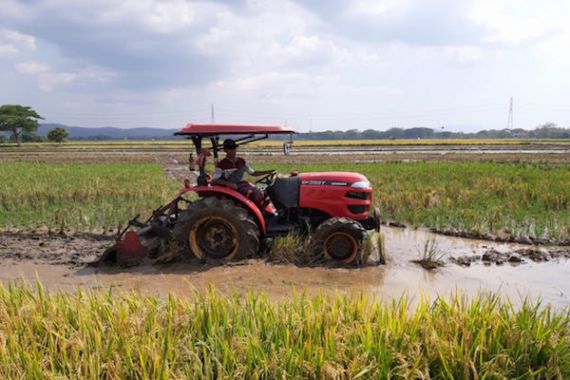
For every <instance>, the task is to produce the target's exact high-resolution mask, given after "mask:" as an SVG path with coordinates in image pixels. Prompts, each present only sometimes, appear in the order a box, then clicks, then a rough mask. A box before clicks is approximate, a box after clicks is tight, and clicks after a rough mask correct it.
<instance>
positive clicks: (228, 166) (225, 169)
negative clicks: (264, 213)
mask: <svg viewBox="0 0 570 380" xmlns="http://www.w3.org/2000/svg"><path fill="white" fill-rule="evenodd" d="M223 147H224V151H225V152H226V157H225V158H224V159H223V160H221V161H220V162H218V164H217V165H216V171H215V172H214V176H213V179H212V185H221V186H226V187H229V188H230V189H233V190H236V191H237V192H239V193H240V194H242V195H243V196H245V197H246V198H248V199H250V200H251V201H253V202H254V203H255V204H256V205H257V206H258V207H260V208H261V207H262V206H263V202H264V198H265V196H264V194H263V191H262V190H261V189H259V188H257V187H255V186H254V185H253V184H251V183H249V182H247V181H244V180H243V175H244V173H245V172H246V171H247V173H248V174H249V175H251V176H255V177H258V176H262V175H267V174H271V173H273V170H254V169H252V168H251V167H250V166H249V165H248V164H247V163H246V162H245V160H244V159H243V158H241V157H237V147H238V145H237V144H236V142H235V141H234V140H232V139H226V140H224V144H223Z"/></svg>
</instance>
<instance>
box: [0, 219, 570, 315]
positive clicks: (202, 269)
mask: <svg viewBox="0 0 570 380" xmlns="http://www.w3.org/2000/svg"><path fill="white" fill-rule="evenodd" d="M383 233H384V234H385V247H386V253H387V256H388V262H387V264H386V265H382V266H369V267H364V268H357V269H346V268H299V267H296V266H294V265H273V264H269V263H267V262H266V261H265V260H262V259H255V260H248V261H244V262H240V263H236V264H234V265H228V266H208V265H202V264H200V263H198V262H197V261H195V260H188V261H184V262H177V263H172V264H164V265H154V266H151V265H148V266H141V267H135V268H127V269H121V268H90V267H87V266H86V265H85V263H87V262H89V261H92V260H93V259H94V258H95V257H96V256H97V255H98V254H100V253H101V252H102V251H103V250H104V248H105V247H107V246H108V244H109V240H108V239H109V238H108V237H105V238H104V239H105V240H101V239H97V238H95V237H94V236H88V235H76V236H73V237H59V236H57V235H53V236H48V235H41V234H35V235H34V234H27V235H26V234H7V233H2V234H0V260H1V262H2V265H1V266H0V282H2V283H7V282H8V281H11V280H21V279H24V280H28V281H32V282H33V281H35V279H36V278H38V279H40V280H41V281H42V282H43V283H44V285H45V286H46V287H47V288H48V289H52V290H66V291H72V290H73V289H75V288H77V287H80V288H85V289H97V288H104V289H108V288H111V287H112V288H118V289H124V290H140V291H143V292H146V293H152V294H157V295H166V294H168V293H175V294H178V295H188V294H189V293H190V292H189V290H190V289H191V288H195V289H198V290H205V289H207V288H208V287H209V286H213V287H215V288H217V289H218V290H220V291H222V292H224V293H226V294H231V293H238V294H245V293H247V292H249V291H253V292H265V293H266V294H267V295H268V297H269V298H270V299H273V300H280V299H284V298H288V297H290V296H291V294H292V292H294V291H296V292H306V293H307V294H309V295H313V294H317V293H329V294H335V293H339V294H351V293H368V294H371V295H374V296H375V297H377V298H378V299H380V300H382V299H391V298H394V297H396V298H398V297H400V296H401V295H402V294H407V295H408V296H411V298H412V299H416V300H417V299H419V298H420V297H421V295H428V296H431V297H435V296H436V295H442V296H448V295H450V294H452V293H454V292H456V291H459V292H462V293H465V294H467V295H468V296H469V295H474V294H476V293H477V292H481V291H491V292H499V293H502V294H503V295H506V296H508V297H510V298H511V299H512V300H513V301H514V302H515V303H517V301H519V300H521V297H525V296H531V297H537V296H540V297H542V299H543V300H544V301H545V302H548V303H551V304H553V305H555V306H556V307H560V308H562V307H567V306H570V299H569V297H568V294H570V281H568V278H569V277H570V260H567V259H565V258H564V257H568V256H565V255H560V256H553V255H552V251H553V250H554V249H555V248H553V249H552V251H551V250H547V251H548V252H549V253H548V254H549V255H550V256H549V257H550V261H546V262H542V261H541V262H535V261H533V260H532V259H531V258H529V257H530V256H525V254H523V250H528V249H529V246H525V245H519V244H508V243H497V242H489V241H481V240H469V239H462V238H456V237H449V236H442V235H435V234H432V233H430V232H427V231H413V230H407V229H399V228H390V227H387V228H384V229H383ZM428 239H435V240H436V242H437V244H438V249H439V250H440V252H441V253H442V254H443V255H444V259H445V261H446V262H447V265H446V266H445V267H442V268H439V269H435V270H432V271H427V270H425V269H423V268H421V267H419V266H418V265H416V264H413V263H412V262H411V261H412V260H414V259H417V258H418V257H419V256H420V252H421V247H422V245H423V244H424V242H425V241H426V240H428ZM490 250H493V252H494V253H495V255H498V256H499V257H502V256H501V255H504V256H505V257H506V256H507V255H511V256H512V255H513V254H517V255H519V256H521V257H522V258H523V259H524V261H525V264H524V265H521V263H517V262H514V261H509V260H506V261H505V262H504V263H503V265H500V264H499V265H497V264H498V263H488V264H489V265H485V261H484V260H483V259H482V258H483V256H484V255H485V254H486V253H488V252H489V251H490ZM541 250H543V251H542V252H544V249H543V248H541ZM564 252H566V251H564ZM460 257H464V258H471V259H470V260H471V261H470V265H469V266H460V265H456V264H453V263H452V260H454V259H457V258H460ZM509 257H510V256H509ZM36 276H37V277H36Z"/></svg>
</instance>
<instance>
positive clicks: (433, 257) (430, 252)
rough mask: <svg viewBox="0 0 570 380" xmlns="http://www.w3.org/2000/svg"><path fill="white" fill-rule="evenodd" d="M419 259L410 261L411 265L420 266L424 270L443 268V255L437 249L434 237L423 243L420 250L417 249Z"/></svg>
mask: <svg viewBox="0 0 570 380" xmlns="http://www.w3.org/2000/svg"><path fill="white" fill-rule="evenodd" d="M418 255H419V258H418V259H417V260H412V262H413V263H416V264H418V265H421V266H422V268H424V269H428V270H431V269H436V268H439V267H443V266H445V261H444V260H443V258H444V257H445V253H444V252H442V251H441V250H440V249H439V245H438V243H437V240H436V238H435V237H433V236H432V237H429V238H428V239H426V241H425V242H424V245H423V247H422V249H418Z"/></svg>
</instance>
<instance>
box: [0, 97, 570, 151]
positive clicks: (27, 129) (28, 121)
mask: <svg viewBox="0 0 570 380" xmlns="http://www.w3.org/2000/svg"><path fill="white" fill-rule="evenodd" d="M39 120H43V118H42V117H41V116H40V115H39V114H38V113H37V112H36V111H34V110H33V109H32V108H31V107H28V106H21V105H14V104H5V105H2V106H0V143H2V142H13V143H16V144H18V145H20V144H21V143H22V142H41V141H45V139H46V138H44V137H43V136H38V135H37V134H36V133H35V132H36V131H37V129H38V121H39ZM2 132H7V133H8V137H6V136H5V135H3V134H2ZM46 137H47V140H48V141H53V142H59V143H61V142H63V141H66V140H67V139H68V138H69V136H68V132H67V130H66V129H65V128H63V127H57V128H54V129H53V130H51V131H50V132H49V133H48V134H47V136H46ZM157 137H158V138H159V139H164V136H160V137H159V136H157ZM506 138H517V139H525V138H535V139H546V138H549V139H550V138H554V139H568V138H570V127H569V128H562V127H558V126H557V125H556V124H554V123H546V124H543V125H540V126H538V127H536V128H535V129H533V130H526V129H522V128H517V129H498V130H497V129H491V130H483V131H479V132H472V133H468V132H451V131H443V130H435V129H432V128H423V127H416V128H407V129H404V128H390V129H388V130H386V131H379V130H376V129H366V130H364V131H359V130H357V129H349V130H347V131H332V130H327V131H322V132H304V133H299V134H298V135H297V136H296V139H298V140H395V139H413V140H417V139H506ZM113 139H115V138H114V137H113V136H105V135H98V136H96V138H95V136H94V138H93V140H113ZM147 139H148V140H152V138H147ZM273 139H276V140H284V139H288V137H285V136H275V137H273Z"/></svg>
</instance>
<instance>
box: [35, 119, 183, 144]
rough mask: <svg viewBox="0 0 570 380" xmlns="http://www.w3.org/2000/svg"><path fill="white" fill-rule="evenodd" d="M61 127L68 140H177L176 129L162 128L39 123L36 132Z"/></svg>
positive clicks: (46, 132) (39, 133)
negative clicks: (65, 132) (90, 126)
mask: <svg viewBox="0 0 570 380" xmlns="http://www.w3.org/2000/svg"><path fill="white" fill-rule="evenodd" d="M57 127H62V128H65V129H66V130H67V132H68V133H69V139H70V140H179V138H176V137H175V136H173V134H174V132H176V131H178V129H162V128H129V129H126V128H115V127H101V128H84V127H70V126H67V125H62V124H47V123H46V124H40V125H39V127H38V130H37V132H36V134H38V135H40V136H46V135H47V134H48V132H49V131H51V130H52V129H54V128H57Z"/></svg>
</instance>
